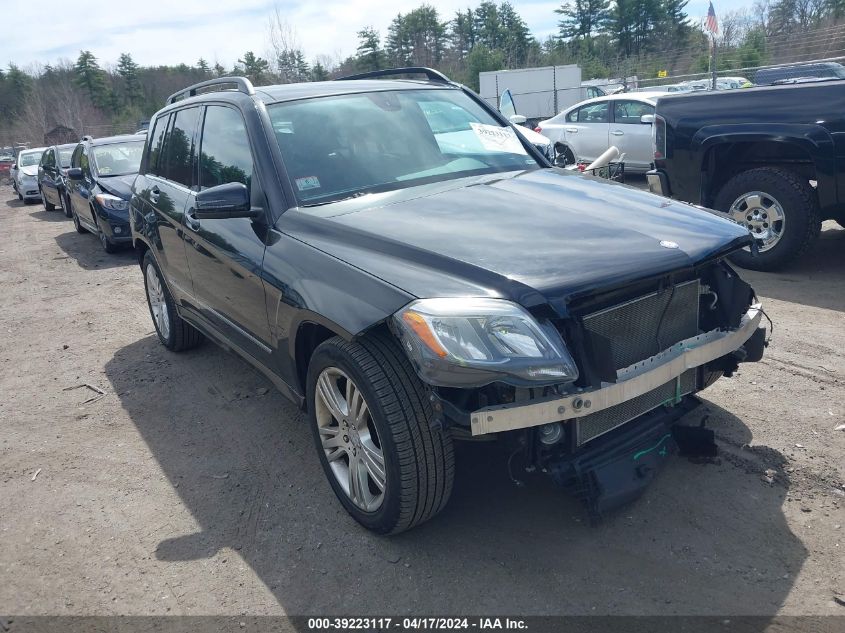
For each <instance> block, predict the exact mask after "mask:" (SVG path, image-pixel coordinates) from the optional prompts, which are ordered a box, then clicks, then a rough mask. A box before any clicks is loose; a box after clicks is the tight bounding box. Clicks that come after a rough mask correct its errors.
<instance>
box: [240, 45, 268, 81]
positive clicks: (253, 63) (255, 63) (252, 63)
mask: <svg viewBox="0 0 845 633" xmlns="http://www.w3.org/2000/svg"><path fill="white" fill-rule="evenodd" d="M238 63H239V64H241V65H242V66H243V70H244V74H245V75H246V76H247V77H249V79H250V81H252V82H253V83H261V82H262V81H263V80H264V78H265V76H266V75H267V73H268V72H269V71H270V63H269V62H268V61H267V60H266V59H262V58H261V57H256V56H255V53H253V52H252V51H247V52H246V53H244V58H243V59H239V60H238Z"/></svg>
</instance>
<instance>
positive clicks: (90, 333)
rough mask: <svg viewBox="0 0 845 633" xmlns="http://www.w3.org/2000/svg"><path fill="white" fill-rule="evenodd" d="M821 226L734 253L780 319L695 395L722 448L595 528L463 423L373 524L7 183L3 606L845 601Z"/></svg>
mask: <svg viewBox="0 0 845 633" xmlns="http://www.w3.org/2000/svg"><path fill="white" fill-rule="evenodd" d="M824 228H825V230H824V232H823V235H822V239H821V241H820V242H819V244H818V247H817V248H816V249H815V251H814V252H813V253H812V254H811V255H810V256H808V257H807V258H805V259H804V260H803V261H801V262H799V263H798V264H797V265H795V266H793V267H792V268H791V269H790V270H789V271H787V272H783V273H778V274H759V273H745V274H744V277H745V278H747V279H748V280H749V281H750V282H751V283H752V284H753V285H754V286H755V288H756V289H757V291H758V293H759V295H760V296H761V297H762V298H763V301H764V305H765V308H766V310H767V311H768V313H769V315H770V316H771V318H772V319H773V320H774V322H775V330H774V336H773V341H772V344H771V346H770V347H769V349H768V350H767V354H766V357H765V359H764V360H763V362H761V363H757V364H751V365H745V366H743V367H742V370H741V371H740V373H739V374H738V375H737V376H736V377H734V378H732V379H724V380H721V381H719V382H718V383H717V384H716V385H715V386H714V387H713V388H711V389H710V390H708V391H706V392H705V393H704V394H703V396H704V399H705V407H703V408H700V409H699V410H698V411H696V412H694V413H692V414H690V417H691V418H694V420H691V422H695V421H698V420H699V419H701V417H702V416H703V415H705V414H707V415H709V421H708V424H709V425H711V426H712V427H713V428H714V429H715V430H716V433H717V437H718V441H719V444H720V447H721V457H720V459H719V460H718V461H717V463H712V464H706V465H703V464H696V463H692V462H690V461H687V460H684V459H681V458H674V459H673V460H672V461H671V463H670V464H669V465H668V466H667V468H666V469H665V470H664V471H663V472H662V473H661V475H660V476H659V477H658V479H657V481H656V482H655V483H654V485H652V486H651V488H650V489H649V490H648V491H647V492H646V494H645V495H644V496H643V497H642V498H641V499H640V500H638V501H637V502H636V503H634V504H633V505H631V506H629V507H627V508H625V509H623V510H622V511H620V512H618V513H616V514H615V515H614V516H612V517H610V518H609V519H608V520H606V521H605V522H604V523H602V524H601V525H600V526H599V527H596V528H592V527H589V526H588V524H587V523H586V521H585V516H584V513H583V512H582V510H581V509H580V507H579V506H578V504H577V503H576V502H575V501H574V500H573V499H571V498H570V497H568V496H566V495H565V494H563V493H562V492H560V491H558V490H556V489H555V488H553V487H552V486H551V485H550V484H548V483H546V482H545V481H544V480H542V479H537V480H531V481H529V482H528V485H526V486H524V487H515V486H514V485H513V484H512V483H511V482H510V480H509V478H508V476H507V473H506V470H505V467H504V459H503V456H502V455H501V454H500V453H499V452H498V451H497V450H496V449H495V447H494V446H492V445H489V444H472V445H462V446H460V447H459V450H458V455H457V458H458V475H457V480H456V487H455V492H454V494H453V496H452V500H451V502H450V504H449V506H448V508H447V509H446V511H445V512H444V513H443V514H442V515H441V516H440V517H439V518H437V519H436V520H434V521H431V522H429V523H427V524H425V525H423V526H421V527H419V528H417V529H415V530H413V531H411V532H409V533H406V534H403V535H400V536H398V537H392V538H384V537H378V536H374V535H372V534H369V533H367V532H365V531H364V530H363V529H361V528H360V527H359V526H358V525H357V524H356V523H355V522H354V521H353V520H352V519H351V518H349V517H348V516H347V515H346V513H345V512H344V511H343V510H342V509H341V507H340V505H339V504H338V503H337V501H336V500H335V498H334V496H333V494H332V491H331V489H330V488H329V485H328V483H327V482H326V480H325V478H324V476H323V473H322V471H321V469H320V466H319V464H318V461H317V459H316V454H315V449H314V447H313V445H312V440H311V436H310V433H309V430H308V428H307V426H306V424H305V421H304V418H303V416H302V415H301V414H300V413H299V411H298V410H296V409H295V408H294V407H293V406H292V405H290V404H289V403H288V402H287V401H286V400H285V399H284V398H283V397H282V396H281V395H280V394H278V393H277V392H276V391H275V390H274V389H273V388H272V386H271V385H270V384H269V383H268V382H267V381H266V380H265V379H264V378H263V377H261V376H260V375H259V374H257V373H256V372H255V371H253V370H252V369H251V368H250V367H249V366H247V364H246V363H244V362H242V361H241V360H239V359H238V358H236V357H234V356H232V355H230V354H228V353H225V352H223V351H222V350H220V349H218V348H217V347H215V346H214V345H212V344H206V345H204V346H203V347H201V348H200V349H198V350H195V351H193V352H189V353H186V354H172V353H170V352H168V351H166V350H165V349H164V348H163V347H162V346H160V345H159V344H158V341H157V340H156V337H155V335H154V333H153V326H152V323H151V320H150V315H149V313H148V311H147V307H146V303H145V298H144V290H143V283H142V278H141V273H140V269H139V268H138V266H137V265H136V263H135V260H134V258H133V254H132V253H131V252H130V251H125V252H122V253H119V254H117V255H106V254H105V253H103V252H102V250H101V249H100V246H99V243H98V242H97V240H96V239H95V238H94V237H93V236H92V235H88V234H85V235H79V234H77V233H76V232H75V231H74V228H73V225H72V223H71V222H70V221H69V220H67V219H65V218H64V216H63V215H62V214H60V213H59V212H53V213H47V212H45V211H44V209H43V207H42V206H40V205H23V204H21V203H19V202H18V201H17V200H14V199H13V196H12V194H11V190H10V189H9V188H8V187H5V186H4V187H2V188H0V236H2V237H0V298H2V300H0V362H2V375H0V578H2V581H0V613H7V614H18V615H35V614H51V615H71V614H85V615H112V614H137V615H147V614H170V615H173V614H227V615H240V614H247V615H261V614H291V615H305V614H326V613H330V614H347V615H348V614H362V615H363V614H396V615H404V614H417V615H419V614H456V613H470V614H587V615H588V614H650V615H657V614H684V615H695V614H716V615H739V614H746V615H752V614H754V615H774V614H817V615H842V614H845V606H843V605H845V602H840V601H845V555H843V554H845V529H843V524H845V510H844V508H845V487H843V484H845V432H844V431H842V430H835V427H837V426H838V425H841V424H842V423H843V422H845V405H843V403H844V402H845V327H843V326H845V319H843V311H845V231H843V230H841V229H839V228H838V227H837V226H836V225H834V224H832V223H826V225H825V227H824ZM85 385H90V386H91V387H94V388H96V390H100V391H102V392H103V395H102V396H100V394H99V393H98V392H97V391H95V390H93V389H91V388H90V387H88V386H85ZM767 469H770V475H772V482H771V483H769V482H767V481H766V480H765V477H766V471H767ZM837 597H838V599H839V601H838V600H837Z"/></svg>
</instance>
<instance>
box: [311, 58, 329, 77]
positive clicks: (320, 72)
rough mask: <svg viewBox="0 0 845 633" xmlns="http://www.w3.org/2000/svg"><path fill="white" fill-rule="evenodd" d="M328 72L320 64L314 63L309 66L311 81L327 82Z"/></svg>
mask: <svg viewBox="0 0 845 633" xmlns="http://www.w3.org/2000/svg"><path fill="white" fill-rule="evenodd" d="M328 78H329V72H328V71H327V70H326V68H325V66H323V65H322V64H321V63H320V62H314V63H313V64H312V65H311V77H310V79H311V81H327V80H328Z"/></svg>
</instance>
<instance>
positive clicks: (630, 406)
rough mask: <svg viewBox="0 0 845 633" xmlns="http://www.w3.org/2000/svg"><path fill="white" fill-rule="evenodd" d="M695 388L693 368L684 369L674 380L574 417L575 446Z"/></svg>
mask: <svg viewBox="0 0 845 633" xmlns="http://www.w3.org/2000/svg"><path fill="white" fill-rule="evenodd" d="M695 390H696V370H695V369H688V370H687V371H685V372H684V373H683V374H681V375H680V376H679V377H678V379H676V380H672V381H670V382H667V383H666V384H665V385H661V386H660V387H658V388H657V389H653V390H652V391H649V392H648V393H644V394H643V395H641V396H638V397H636V398H633V399H631V400H628V401H626V402H621V403H619V404H617V405H616V406H613V407H610V408H608V409H604V410H603V411H597V412H596V413H591V414H590V415H585V416H584V417H582V418H577V419H576V422H575V424H576V429H577V433H576V441H577V444H578V446H581V445H582V444H584V443H585V442H589V441H590V440H594V439H595V438H597V437H598V436H599V435H604V434H605V433H607V432H608V431H612V430H613V429H615V428H616V427H618V426H621V425H623V424H625V423H626V422H630V421H631V420H633V419H634V418H636V417H639V416H641V415H643V414H644V413H648V412H649V411H651V410H653V409H656V408H657V407H659V406H660V405H662V404H667V403H670V402H675V400H676V399H677V398H678V397H679V396H685V395H687V394H690V393H692V392H694V391H695Z"/></svg>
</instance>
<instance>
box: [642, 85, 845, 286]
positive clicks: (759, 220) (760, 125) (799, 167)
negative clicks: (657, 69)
mask: <svg viewBox="0 0 845 633" xmlns="http://www.w3.org/2000/svg"><path fill="white" fill-rule="evenodd" d="M653 139H654V158H655V169H654V170H653V171H651V172H649V174H648V176H647V177H648V182H649V188H650V189H651V191H652V192H654V193H660V194H663V195H667V196H671V197H673V198H677V199H679V200H684V201H687V202H691V203H693V204H698V205H702V206H705V207H711V208H713V209H716V210H718V211H721V212H724V213H725V214H727V215H728V216H729V217H731V218H733V219H734V220H735V221H737V222H739V223H740V224H742V225H744V226H746V227H747V228H748V229H749V231H751V234H752V235H753V236H754V237H755V238H756V243H755V244H754V245H753V246H752V247H750V248H745V249H744V250H742V251H739V252H737V253H735V254H734V255H733V256H732V259H733V260H734V261H735V262H736V263H737V264H739V265H740V266H743V267H744V268H751V269H754V270H774V269H777V268H780V267H782V266H784V265H786V264H787V263H789V262H790V261H792V260H793V259H795V258H796V257H798V256H799V255H801V254H802V253H804V252H806V251H807V250H809V249H810V248H811V246H812V244H813V242H814V241H815V239H816V238H817V236H818V234H819V231H820V228H821V222H822V220H828V219H833V220H836V221H837V222H839V223H840V224H843V223H845V81H841V80H836V81H820V82H818V83H815V84H801V85H790V86H772V87H765V88H749V89H744V90H732V91H720V92H713V93H704V94H701V93H697V94H689V95H679V96H670V97H661V98H660V99H659V100H658V102H657V110H656V116H655V123H654V134H653ZM752 250H755V251H757V252H756V254H755V253H753V252H752Z"/></svg>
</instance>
